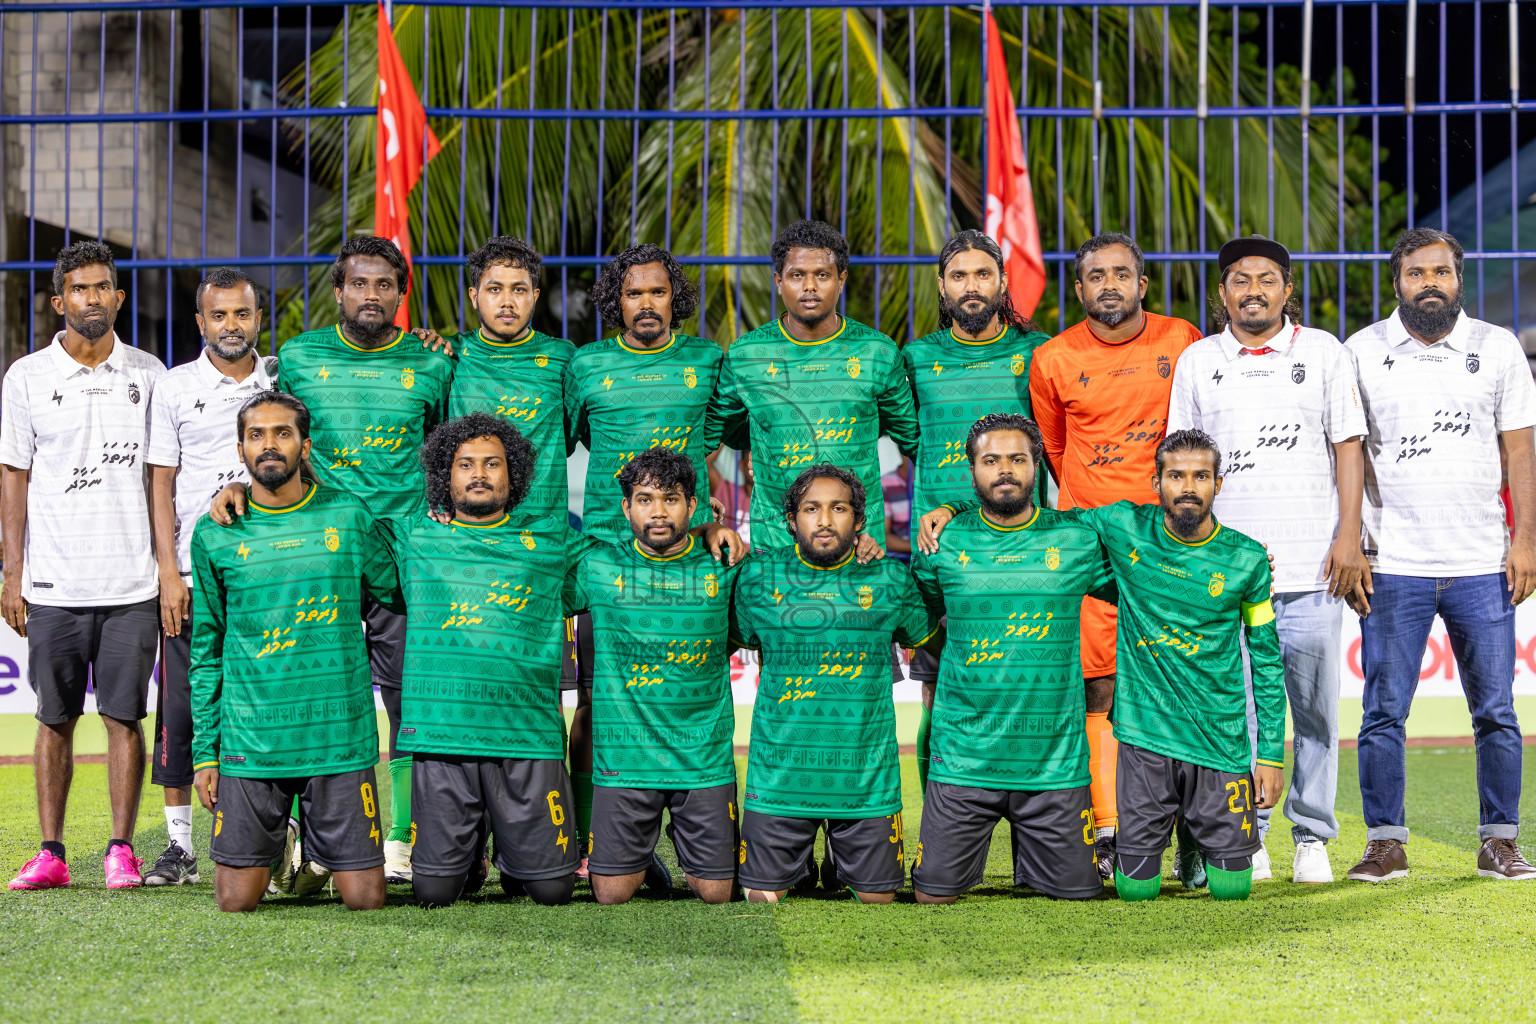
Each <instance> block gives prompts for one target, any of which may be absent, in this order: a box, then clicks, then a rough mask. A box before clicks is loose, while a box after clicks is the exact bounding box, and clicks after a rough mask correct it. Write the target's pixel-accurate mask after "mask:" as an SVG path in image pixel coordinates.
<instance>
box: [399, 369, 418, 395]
mask: <svg viewBox="0 0 1536 1024" xmlns="http://www.w3.org/2000/svg"><path fill="white" fill-rule="evenodd" d="M400 386H401V387H403V388H405V389H406V390H410V389H411V388H413V387H415V386H416V371H415V370H412V369H411V368H410V367H409V366H407V367H406V368H405V369H403V370H401V371H400Z"/></svg>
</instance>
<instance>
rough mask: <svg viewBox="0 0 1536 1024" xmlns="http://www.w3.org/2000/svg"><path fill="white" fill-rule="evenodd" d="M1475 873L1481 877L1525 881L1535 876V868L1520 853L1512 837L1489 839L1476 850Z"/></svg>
mask: <svg viewBox="0 0 1536 1024" xmlns="http://www.w3.org/2000/svg"><path fill="white" fill-rule="evenodd" d="M1477 873H1478V874H1479V875H1481V876H1482V877H1483V878H1507V879H1509V880H1510V881H1517V882H1519V881H1525V880H1527V879H1531V878H1536V868H1533V867H1531V865H1530V862H1529V861H1527V860H1526V859H1525V857H1524V856H1523V855H1522V854H1521V853H1520V847H1519V846H1517V845H1515V841H1514V840H1513V839H1490V840H1488V841H1487V842H1485V843H1483V848H1482V849H1481V850H1478V851H1477Z"/></svg>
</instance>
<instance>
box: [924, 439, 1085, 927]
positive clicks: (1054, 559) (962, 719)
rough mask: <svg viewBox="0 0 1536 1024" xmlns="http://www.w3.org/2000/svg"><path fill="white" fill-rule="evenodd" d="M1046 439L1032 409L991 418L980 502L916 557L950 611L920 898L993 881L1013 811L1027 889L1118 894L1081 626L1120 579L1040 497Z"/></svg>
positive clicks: (983, 445)
mask: <svg viewBox="0 0 1536 1024" xmlns="http://www.w3.org/2000/svg"><path fill="white" fill-rule="evenodd" d="M1044 448H1045V444H1044V441H1043V440H1042V439H1041V436H1040V430H1039V428H1038V427H1036V426H1035V423H1034V421H1033V420H1030V419H1028V418H1026V417H1024V416H1021V415H1018V414H1016V413H993V414H991V415H989V416H986V417H984V418H982V419H980V420H978V421H977V422H976V423H975V424H974V425H973V426H972V427H971V430H970V434H969V436H968V437H967V439H966V445H965V454H966V457H967V458H968V459H969V460H970V463H971V477H972V485H973V486H974V488H975V490H976V496H977V497H978V498H980V499H981V508H980V509H979V510H974V511H969V512H965V513H962V514H961V515H959V516H957V517H956V518H955V520H954V522H952V523H950V524H949V528H948V529H947V531H946V532H945V534H944V548H943V550H942V551H939V552H936V553H934V554H931V555H927V554H920V555H918V556H917V557H916V558H915V559H914V561H913V569H912V572H913V576H915V577H916V579H917V584H918V587H919V588H920V589H921V590H922V592H923V597H924V599H925V600H926V601H927V602H928V610H929V612H930V614H932V615H935V616H939V615H944V614H946V613H947V614H948V616H949V620H948V629H947V632H948V640H947V649H946V650H945V653H944V657H943V659H942V661H940V662H939V675H938V685H937V687H936V689H935V692H934V699H933V727H932V734H931V740H930V747H931V752H930V756H929V762H930V763H929V767H928V787H927V791H926V793H927V795H926V797H925V799H924V802H923V825H922V842H921V843H919V844H918V852H917V858H916V860H914V861H913V864H912V885H913V888H915V889H916V890H917V901H918V902H919V903H953V902H954V901H955V900H957V899H959V898H960V895H961V894H962V893H964V892H965V891H966V890H968V889H971V888H974V887H975V886H976V885H977V884H979V883H980V882H981V877H982V872H983V870H984V869H985V868H986V864H987V849H988V847H989V846H990V845H991V842H992V830H993V829H994V828H995V827H996V825H997V823H998V821H999V820H1000V819H1004V818H1006V819H1007V820H1008V823H1009V825H1010V826H1011V829H1012V837H1013V877H1014V884H1015V885H1027V886H1029V887H1030V888H1032V889H1037V890H1039V891H1040V892H1044V893H1048V894H1049V895H1051V896H1057V897H1062V898H1066V899H1086V898H1087V897H1090V896H1096V895H1098V894H1099V893H1101V892H1103V891H1104V883H1103V880H1102V879H1101V878H1100V877H1099V870H1098V867H1097V865H1096V863H1095V860H1094V828H1093V798H1092V796H1091V795H1090V793H1089V786H1088V783H1089V771H1088V741H1087V737H1086V734H1085V733H1084V732H1083V728H1082V722H1083V715H1084V713H1085V712H1084V710H1083V709H1084V697H1083V687H1082V685H1081V679H1082V667H1081V666H1080V665H1079V663H1078V657H1077V638H1078V621H1077V620H1078V615H1079V613H1080V609H1081V607H1082V601H1083V597H1084V596H1085V595H1092V596H1094V597H1096V598H1098V599H1100V600H1103V601H1110V602H1113V601H1114V582H1113V580H1114V577H1113V574H1112V573H1111V572H1110V568H1109V562H1108V560H1107V558H1106V557H1105V554H1104V548H1103V546H1102V545H1100V543H1099V538H1098V536H1097V534H1095V533H1094V531H1093V529H1092V528H1091V527H1088V526H1086V525H1084V524H1082V523H1080V522H1078V521H1077V518H1076V516H1075V515H1074V514H1072V513H1069V512H1054V511H1052V510H1050V509H1042V508H1037V507H1036V506H1035V504H1034V501H1033V497H1032V496H1033V494H1034V490H1035V479H1036V473H1037V470H1038V467H1039V466H1040V461H1041V456H1042V455H1043V453H1044Z"/></svg>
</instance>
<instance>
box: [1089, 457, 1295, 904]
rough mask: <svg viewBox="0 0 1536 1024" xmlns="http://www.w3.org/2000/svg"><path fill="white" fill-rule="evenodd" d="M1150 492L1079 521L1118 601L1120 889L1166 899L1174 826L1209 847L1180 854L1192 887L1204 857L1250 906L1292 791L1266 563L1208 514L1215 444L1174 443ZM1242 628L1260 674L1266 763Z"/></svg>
mask: <svg viewBox="0 0 1536 1024" xmlns="http://www.w3.org/2000/svg"><path fill="white" fill-rule="evenodd" d="M1152 487H1153V490H1154V491H1155V492H1156V493H1157V495H1158V500H1159V505H1157V506H1153V505H1133V504H1131V503H1130V502H1128V501H1119V502H1115V503H1114V504H1112V505H1105V506H1104V507H1102V508H1096V509H1091V510H1083V511H1080V512H1079V513H1078V515H1080V516H1081V517H1082V521H1083V522H1085V523H1091V524H1092V525H1093V526H1094V528H1095V529H1096V530H1097V531H1098V534H1099V538H1100V540H1102V541H1103V543H1104V546H1105V548H1107V549H1108V551H1109V558H1110V564H1111V566H1112V567H1113V569H1114V573H1115V580H1116V583H1117V584H1118V587H1119V592H1120V627H1119V629H1120V632H1119V640H1118V648H1117V652H1116V659H1117V663H1118V664H1119V674H1118V678H1117V682H1116V686H1115V707H1114V712H1113V716H1112V717H1113V719H1114V723H1115V735H1116V736H1117V737H1119V739H1120V756H1119V763H1118V767H1117V783H1116V801H1117V803H1118V804H1119V805H1120V832H1119V838H1118V841H1117V855H1118V858H1119V864H1118V866H1117V869H1116V871H1115V889H1116V890H1117V891H1118V893H1119V895H1120V898H1121V899H1123V900H1149V899H1152V898H1153V897H1155V896H1156V895H1157V894H1158V892H1159V890H1160V889H1161V885H1162V878H1161V876H1162V856H1163V850H1164V849H1166V848H1167V846H1168V835H1169V832H1170V831H1171V830H1172V829H1173V828H1174V827H1175V824H1177V825H1178V827H1179V829H1180V831H1181V833H1184V832H1187V833H1188V834H1189V835H1190V836H1192V837H1193V840H1194V844H1197V845H1198V854H1197V852H1196V850H1195V849H1192V848H1191V847H1190V846H1182V845H1181V849H1182V852H1183V854H1184V855H1183V856H1181V858H1180V863H1179V865H1178V873H1179V877H1180V878H1181V879H1182V880H1183V881H1184V883H1185V885H1187V886H1194V885H1195V884H1196V879H1197V877H1198V870H1197V868H1198V867H1199V862H1198V861H1196V860H1195V857H1196V856H1199V857H1200V858H1203V860H1204V865H1205V868H1206V873H1207V877H1208V878H1209V885H1210V889H1211V895H1212V896H1214V897H1215V898H1217V899H1226V900H1241V899H1247V897H1248V890H1249V887H1250V885H1251V883H1252V876H1253V855H1254V853H1256V852H1257V851H1258V849H1259V830H1258V821H1257V819H1256V817H1255V815H1254V811H1255V810H1256V809H1260V808H1265V807H1273V806H1275V805H1276V804H1277V803H1279V801H1280V795H1281V791H1282V790H1283V789H1284V788H1285V779H1284V774H1283V772H1282V766H1283V764H1284V760H1283V758H1284V755H1285V681H1284V676H1283V672H1282V667H1281V661H1280V641H1279V637H1278V636H1277V634H1276V633H1275V613H1274V610H1273V609H1272V608H1271V606H1270V602H1269V591H1270V569H1269V564H1268V559H1267V556H1266V554H1265V551H1264V547H1263V545H1261V544H1260V543H1259V542H1258V541H1256V540H1254V539H1252V538H1251V537H1248V536H1245V535H1244V534H1241V533H1238V532H1237V531H1235V530H1231V529H1228V528H1227V527H1224V526H1222V525H1221V524H1220V523H1218V522H1216V520H1215V518H1214V517H1213V516H1212V515H1211V504H1212V502H1213V500H1214V499H1215V497H1216V494H1217V493H1218V492H1219V491H1220V490H1221V452H1220V450H1219V449H1218V448H1217V447H1216V442H1215V441H1213V440H1211V438H1210V437H1209V436H1208V435H1206V434H1204V433H1203V432H1201V431H1198V430H1180V431H1176V432H1175V433H1172V434H1169V435H1168V436H1167V437H1166V438H1164V439H1163V441H1162V442H1161V443H1160V444H1159V445H1158V446H1157V475H1156V476H1154V477H1153V479H1152ZM1240 633H1242V634H1243V639H1244V640H1245V641H1246V644H1247V648H1248V655H1249V658H1250V661H1251V664H1252V666H1253V700H1254V707H1255V709H1256V712H1257V717H1258V757H1257V759H1256V761H1257V763H1256V764H1255V762H1254V759H1253V758H1252V755H1251V750H1252V748H1251V747H1250V746H1249V739H1248V725H1247V710H1246V707H1247V697H1246V693H1245V687H1244V683H1243V662H1242V652H1241V649H1240V647H1239V634H1240ZM1250 766H1252V769H1251V771H1250ZM1181 838H1182V836H1181ZM1194 844H1192V845H1194Z"/></svg>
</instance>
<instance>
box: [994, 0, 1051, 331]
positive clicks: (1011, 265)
mask: <svg viewBox="0 0 1536 1024" xmlns="http://www.w3.org/2000/svg"><path fill="white" fill-rule="evenodd" d="M987 234H989V235H991V236H992V238H993V239H994V240H996V242H997V244H998V245H999V246H1000V247H1001V248H1002V250H1003V269H1004V270H1006V271H1007V272H1008V290H1009V293H1010V294H1011V295H1012V296H1013V308H1014V309H1017V310H1018V311H1019V313H1020V314H1021V315H1022V316H1030V315H1032V314H1033V313H1034V311H1035V307H1036V306H1037V305H1039V303H1040V296H1041V295H1043V294H1045V258H1044V257H1043V256H1042V255H1041V251H1040V225H1039V223H1038V222H1037V221H1036V220H1035V197H1034V193H1032V192H1031V191H1030V188H1029V168H1028V167H1026V166H1025V165H1024V140H1023V138H1022V136H1020V134H1019V116H1018V113H1017V112H1016V111H1015V110H1014V106H1013V85H1012V81H1011V79H1009V77H1008V62H1007V61H1006V60H1005V59H1004V57H1003V37H1002V34H1001V33H1000V32H998V30H997V22H996V21H994V20H993V19H992V12H991V11H988V12H987Z"/></svg>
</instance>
